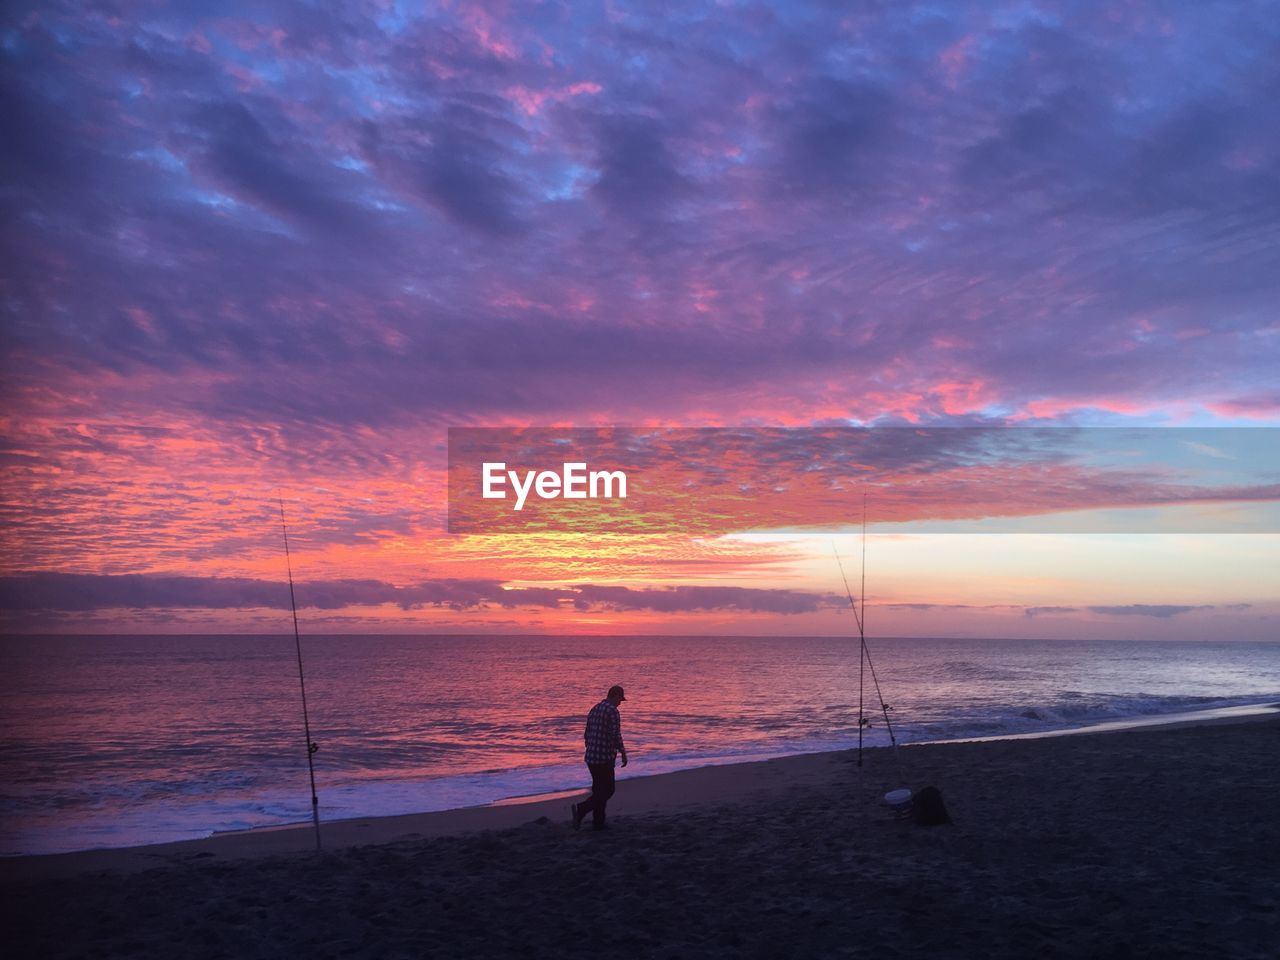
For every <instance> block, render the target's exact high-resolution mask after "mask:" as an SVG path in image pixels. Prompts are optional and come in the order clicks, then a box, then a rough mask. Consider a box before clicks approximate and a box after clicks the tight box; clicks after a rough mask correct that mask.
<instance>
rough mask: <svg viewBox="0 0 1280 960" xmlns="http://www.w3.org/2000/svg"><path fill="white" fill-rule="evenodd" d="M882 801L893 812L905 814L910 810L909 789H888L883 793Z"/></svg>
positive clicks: (900, 814)
mask: <svg viewBox="0 0 1280 960" xmlns="http://www.w3.org/2000/svg"><path fill="white" fill-rule="evenodd" d="M884 802H885V803H887V804H888V805H889V809H890V810H892V811H893V812H894V813H896V814H898V815H899V816H905V815H906V814H908V813H910V812H911V791H910V790H908V789H907V788H906V787H903V788H902V789H901V790H890V791H889V792H888V793H886V794H885V795H884Z"/></svg>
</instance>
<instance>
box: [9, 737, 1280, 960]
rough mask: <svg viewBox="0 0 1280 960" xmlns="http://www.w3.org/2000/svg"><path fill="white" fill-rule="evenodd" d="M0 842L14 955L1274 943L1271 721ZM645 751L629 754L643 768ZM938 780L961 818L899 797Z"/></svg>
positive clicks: (750, 953) (1263, 946)
mask: <svg viewBox="0 0 1280 960" xmlns="http://www.w3.org/2000/svg"><path fill="white" fill-rule="evenodd" d="M900 760H901V767H902V772H901V774H899V773H898V771H897V768H896V766H897V765H896V764H895V762H894V759H893V756H892V753H891V751H888V750H883V749H878V750H869V751H867V752H866V754H865V763H864V765H863V766H862V767H861V768H859V767H858V766H857V763H856V755H855V754H854V753H853V752H851V751H846V752H840V753H827V754H814V755H809V756H803V757H789V758H784V759H780V760H770V761H763V762H759V763H748V764H735V765H731V766H723V767H710V768H703V769H700V770H690V771H682V772H679V773H672V774H664V775H662V776H656V777H645V778H638V779H634V780H628V781H623V782H620V784H619V788H618V795H617V797H616V798H615V801H614V802H613V803H611V804H610V821H611V823H610V829H609V830H608V831H606V832H604V833H594V832H592V831H591V830H589V829H585V828H584V829H583V830H582V831H580V832H574V831H573V830H572V829H571V827H570V825H569V823H568V817H567V808H568V801H567V800H566V799H556V800H551V801H546V802H542V803H532V804H517V805H507V806H497V807H484V808H475V809H471V810H460V811H449V812H445V813H437V814H420V815H413V816H408V817H388V818H379V819H370V820H352V821H345V822H342V823H337V824H327V825H325V827H324V838H325V843H326V848H327V849H326V852H325V853H324V854H323V855H320V856H317V855H316V854H315V853H314V852H313V850H314V841H313V838H312V834H311V830H310V827H309V826H308V827H305V828H301V829H299V828H290V829H281V830H270V831H253V832H250V833H243V834H230V835H222V836H218V837H213V838H210V839H208V840H201V841H191V842H187V843H178V844H164V845H157V846H151V847H138V848H131V849H127V850H108V851H89V852H85V853H77V854H66V855H59V856H52V857H27V858H17V859H12V860H6V861H3V862H0V881H2V883H3V890H2V891H0V892H2V893H3V897H4V901H5V903H6V908H7V911H13V915H12V916H13V918H12V919H11V920H10V921H9V922H8V923H7V924H6V927H7V928H8V931H9V932H8V933H7V935H6V940H7V941H9V943H10V944H11V946H12V947H16V950H17V952H16V953H11V954H10V955H13V956H41V957H44V956H48V957H80V956H130V957H135V956H136V957H171V958H183V957H276V956H298V957H369V958H373V957H401V956H403V957H424V956H428V957H451V958H452V957H457V958H465V957H490V956H492V957H499V956H543V957H588V956H597V955H599V954H601V953H607V954H612V955H615V956H621V957H630V956H637V957H703V956H710V957H720V956H722V957H738V956H741V957H830V956H869V957H870V956H899V957H909V958H914V957H919V958H921V960H924V958H926V957H928V958H936V957H959V956H972V957H1018V958H1024V957H1041V956H1043V957H1146V956H1158V957H1205V956H1214V957H1241V958H1243V957H1257V958H1267V960H1272V958H1274V957H1276V956H1280V907H1278V903H1280V817H1277V816H1276V814H1275V811H1276V810H1280V719H1276V718H1274V717H1270V718H1263V719H1256V718H1255V720H1254V721H1253V722H1240V723H1219V724H1206V725H1196V726H1190V727H1159V728H1153V729H1140V730H1132V731H1122V732H1110V733H1097V734H1088V735H1081V736H1069V737H1055V738H1048V739H1038V740H1010V741H994V742H969V743H949V744H931V745H920V746H912V747H909V748H904V749H903V750H902V751H901V754H900ZM636 769H642V767H637V768H636ZM925 784H936V785H937V786H938V787H940V788H941V789H942V791H943V795H944V797H945V800H946V803H947V807H948V809H949V811H950V812H951V814H952V816H953V818H954V820H955V822H954V824H953V825H951V826H946V827H920V826H916V825H914V824H912V823H910V822H909V821H903V820H900V819H897V818H895V817H894V816H893V815H892V813H891V812H890V811H889V810H888V809H887V808H886V807H885V806H884V805H883V803H882V802H881V797H882V795H883V793H884V792H885V791H886V790H888V789H891V788H894V787H898V786H909V787H912V788H915V789H918V788H919V787H921V786H923V785H925Z"/></svg>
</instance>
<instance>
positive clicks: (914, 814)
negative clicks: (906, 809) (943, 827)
mask: <svg viewBox="0 0 1280 960" xmlns="http://www.w3.org/2000/svg"><path fill="white" fill-rule="evenodd" d="M911 819H912V820H914V821H915V822H916V823H918V824H920V826H922V827H936V826H938V825H939V824H943V823H950V822H951V817H949V816H948V815H947V807H946V804H944V803H943V802H942V791H941V790H939V789H938V788H937V787H925V788H924V789H922V790H921V791H920V792H919V793H917V794H916V795H915V796H914V797H912V798H911Z"/></svg>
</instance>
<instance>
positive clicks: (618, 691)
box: [609, 687, 627, 700]
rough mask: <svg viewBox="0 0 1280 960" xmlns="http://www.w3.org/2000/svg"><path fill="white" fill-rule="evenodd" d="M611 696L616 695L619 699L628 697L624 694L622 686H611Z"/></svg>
mask: <svg viewBox="0 0 1280 960" xmlns="http://www.w3.org/2000/svg"><path fill="white" fill-rule="evenodd" d="M609 696H611V697H614V696H616V697H617V698H618V699H619V700H625V699H627V698H626V696H625V695H624V694H623V692H622V688H621V687H610V688H609Z"/></svg>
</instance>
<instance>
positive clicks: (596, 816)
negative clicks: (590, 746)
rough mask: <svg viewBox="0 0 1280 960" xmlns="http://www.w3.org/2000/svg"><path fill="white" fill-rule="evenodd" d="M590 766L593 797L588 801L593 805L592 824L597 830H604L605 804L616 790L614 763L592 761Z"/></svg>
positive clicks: (584, 814) (591, 807) (583, 813)
mask: <svg viewBox="0 0 1280 960" xmlns="http://www.w3.org/2000/svg"><path fill="white" fill-rule="evenodd" d="M588 766H589V767H590V769H591V799H590V800H588V801H587V802H588V803H589V804H590V805H591V806H590V811H591V825H592V826H593V827H595V829H597V830H603V829H604V813H605V805H606V804H608V802H609V798H610V797H612V796H613V790H614V779H613V764H612V763H592V764H588ZM582 815H583V816H584V817H585V816H586V815H587V811H586V810H583V811H582Z"/></svg>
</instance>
